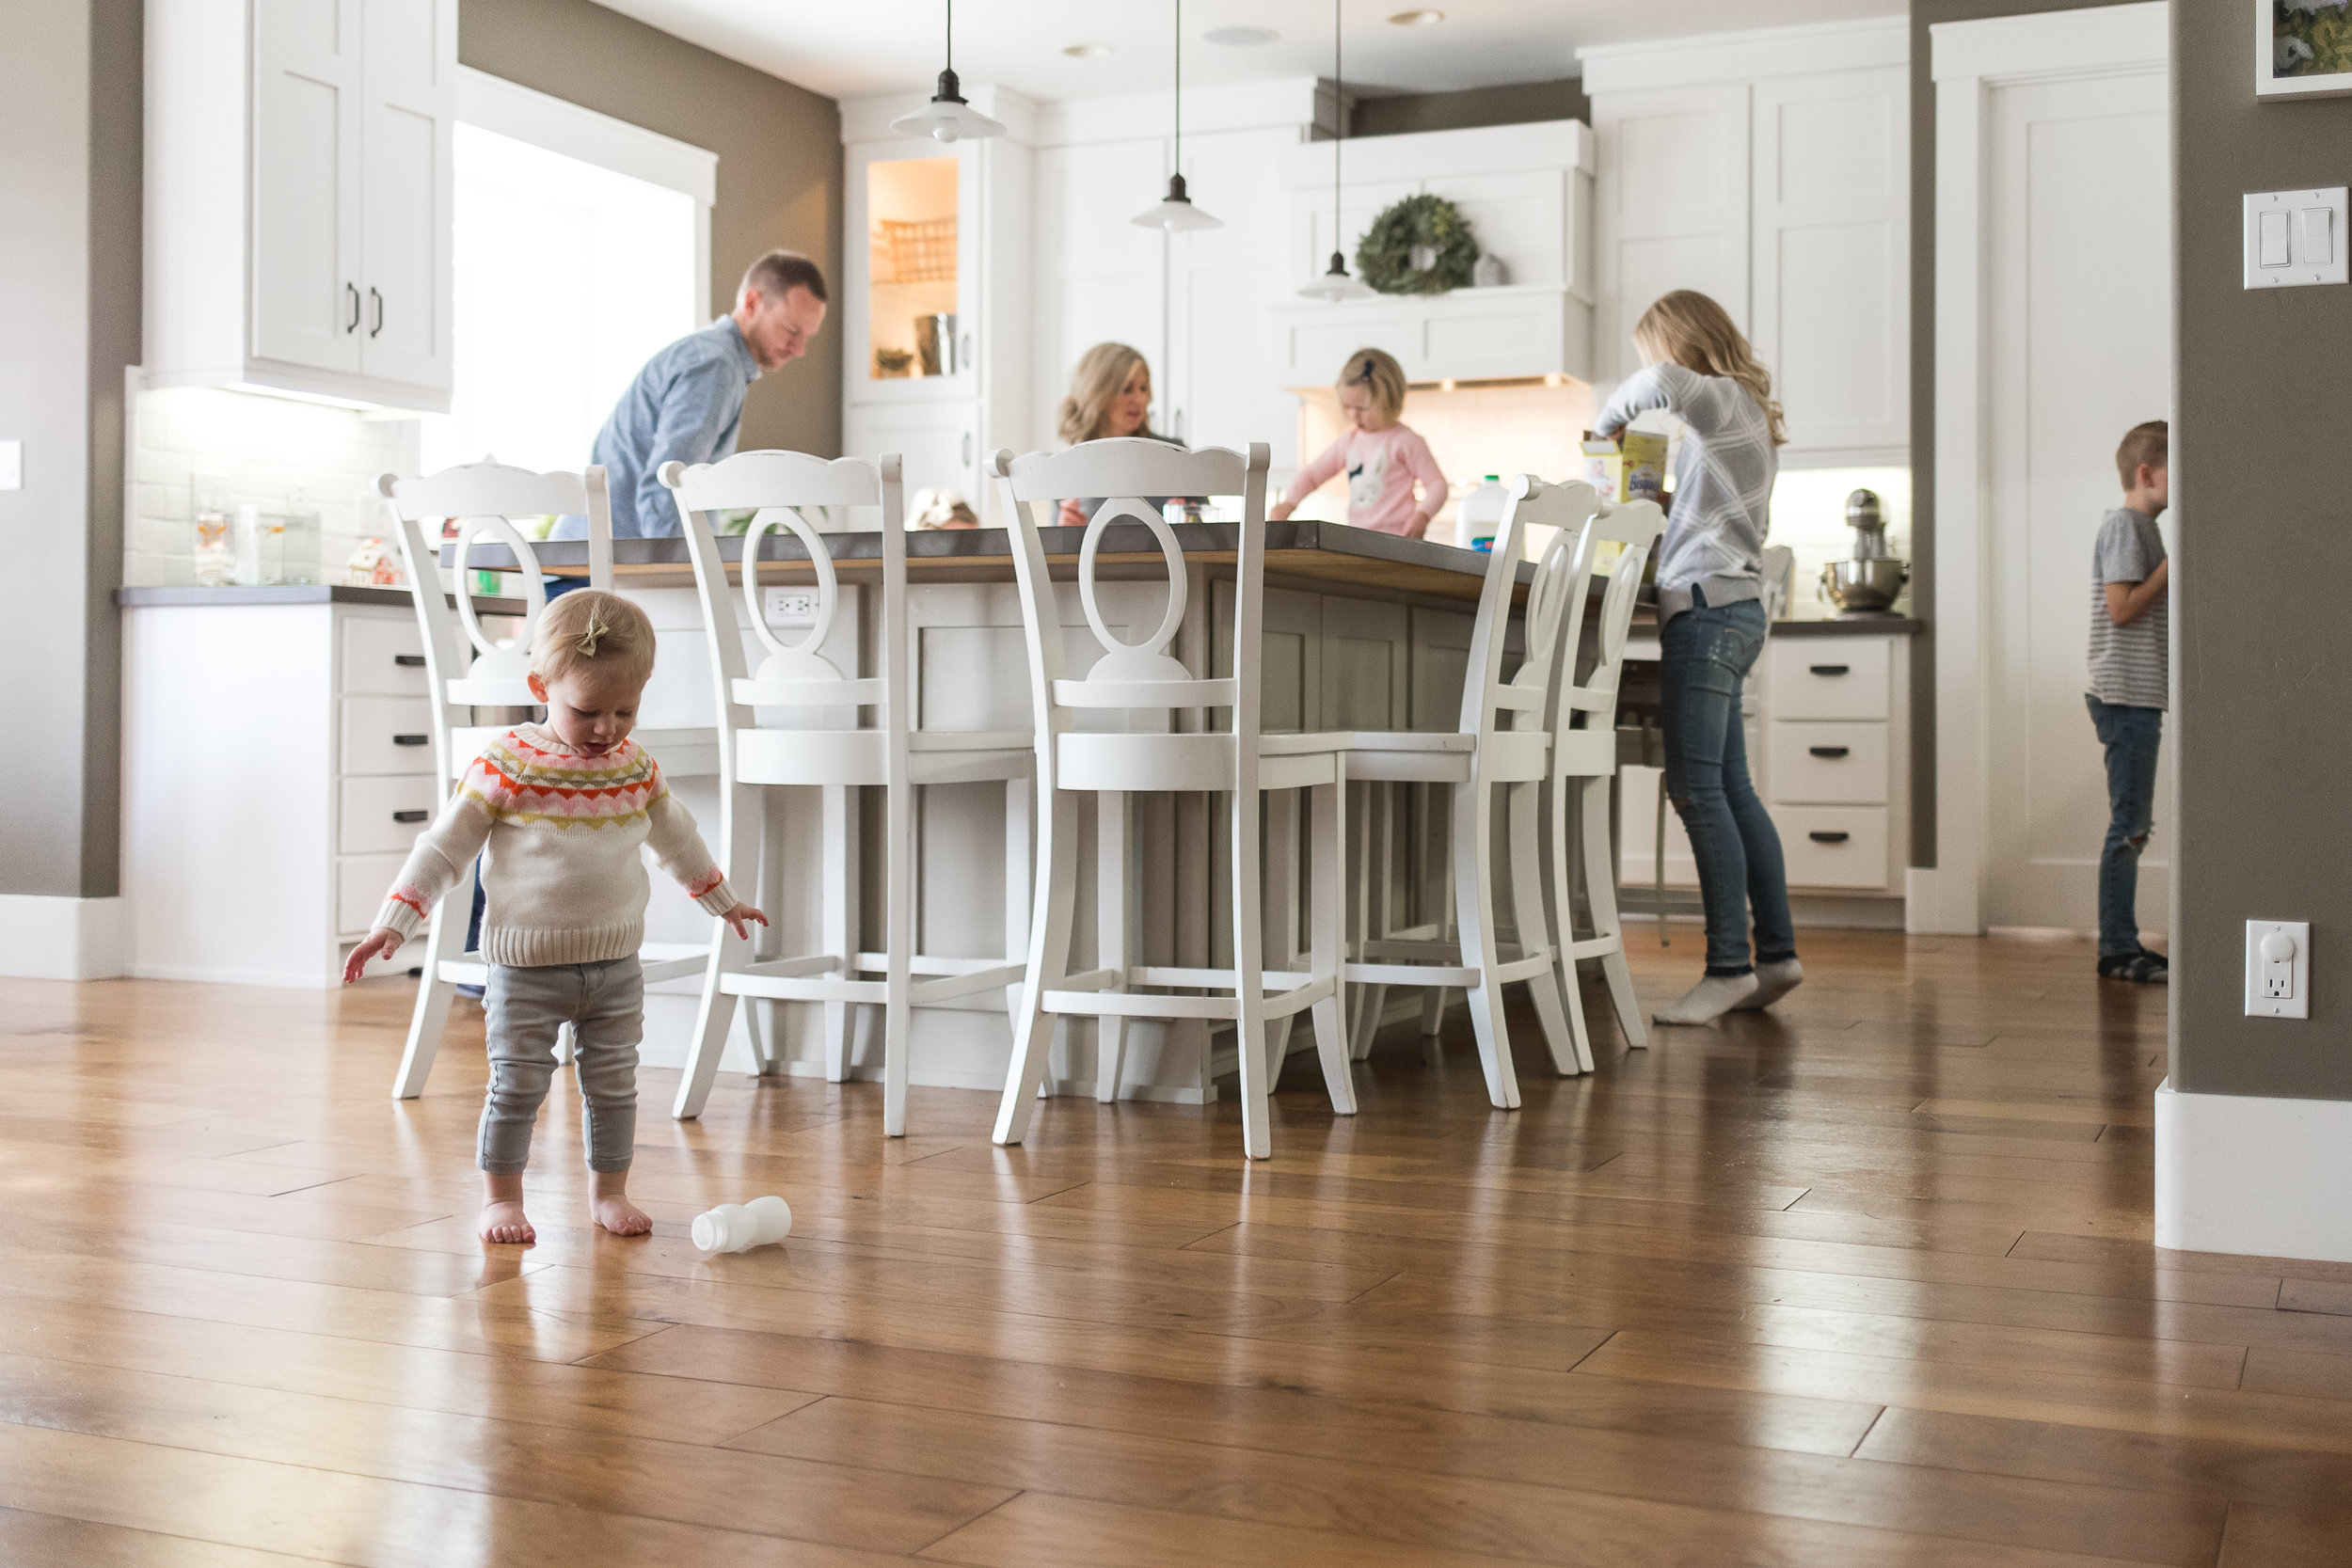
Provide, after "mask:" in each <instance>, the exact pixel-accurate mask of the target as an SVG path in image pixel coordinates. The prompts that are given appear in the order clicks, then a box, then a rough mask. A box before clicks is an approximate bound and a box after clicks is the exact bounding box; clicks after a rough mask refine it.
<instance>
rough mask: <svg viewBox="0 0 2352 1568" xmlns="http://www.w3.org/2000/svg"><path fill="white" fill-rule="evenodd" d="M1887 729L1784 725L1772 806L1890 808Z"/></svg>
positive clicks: (1775, 735)
mask: <svg viewBox="0 0 2352 1568" xmlns="http://www.w3.org/2000/svg"><path fill="white" fill-rule="evenodd" d="M1886 731H1887V726H1886V725H1885V724H1883V723H1876V724H1870V723H1864V724H1823V723H1803V724H1785V723H1782V722H1780V721H1777V720H1775V721H1773V723H1772V771H1771V773H1770V774H1769V775H1768V776H1769V777H1770V778H1771V779H1772V800H1774V801H1775V802H1779V803H1790V802H1793V803H1796V804H1801V805H1808V806H1883V805H1884V804H1886V785H1887V769H1886V760H1887V759H1886V744H1887V738H1886Z"/></svg>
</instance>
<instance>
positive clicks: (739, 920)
mask: <svg viewBox="0 0 2352 1568" xmlns="http://www.w3.org/2000/svg"><path fill="white" fill-rule="evenodd" d="M719 918H720V919H722V920H723V921H725V922H726V923H727V925H728V926H729V927H733V929H734V931H735V934H736V935H737V936H739V937H748V936H750V935H751V934H752V922H753V921H755V920H756V921H758V922H759V923H760V924H761V925H762V926H765V925H767V924H768V917H767V916H766V915H764V914H762V913H760V912H759V911H757V910H755V909H754V908H753V907H752V906H751V905H749V904H746V903H744V902H743V901H742V900H741V899H738V900H736V905H735V908H733V909H731V910H729V911H727V912H726V913H724V914H723V915H721V916H720V917H719Z"/></svg>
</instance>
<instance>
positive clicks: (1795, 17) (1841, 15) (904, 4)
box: [599, 0, 1902, 100]
mask: <svg viewBox="0 0 2352 1568" xmlns="http://www.w3.org/2000/svg"><path fill="white" fill-rule="evenodd" d="M599 3H600V4H602V5H605V6H607V7H609V8H612V9H613V10H616V11H619V12H621V13H622V14H624V15H627V16H632V17H635V18H636V19H637V20H638V21H640V22H644V23H648V24H651V25H653V26H656V27H659V28H660V29H661V30H662V31H663V32H666V33H673V34H675V35H676V36H677V37H679V38H682V39H686V40H690V41H691V42H694V43H698V44H701V45H702V46H703V47H704V48H706V49H710V50H714V51H716V52H717V53H719V54H722V55H730V56H732V57H733V58H735V59H739V60H741V61H743V62H744V63H745V64H747V65H753V66H756V67H758V68H759V69H760V70H762V71H769V72H771V74H774V75H777V76H781V77H783V78H785V79H786V80H787V81H790V82H797V83H799V84H800V85H801V86H803V87H808V88H811V89H813V90H815V91H817V92H820V93H823V94H825V95H826V96H827V97H830V98H854V97H858V96H861V95H864V94H868V93H880V92H890V91H896V90H902V89H908V88H915V87H924V88H928V87H930V83H931V80H932V78H933V77H934V76H936V75H937V73H938V71H939V67H940V63H941V62H940V40H941V29H942V13H943V0H831V3H830V4H812V3H810V0H781V3H779V0H599ZM1422 4H1424V5H1433V6H1434V8H1437V9H1440V10H1442V11H1444V13H1445V20H1444V21H1443V22H1442V23H1439V24H1437V25H1436V26H1429V27H1398V26H1392V25H1391V24H1389V22H1388V20H1387V19H1388V18H1389V17H1390V16H1391V15H1392V14H1394V13H1396V12H1399V11H1403V10H1406V9H1407V8H1410V0H1345V6H1346V18H1347V32H1346V54H1347V57H1346V67H1347V78H1348V80H1349V82H1350V83H1359V84H1361V85H1362V87H1364V88H1365V89H1366V90H1367V91H1370V92H1375V93H1379V92H1445V91H1451V90H1454V89H1456V88H1462V87H1492V86H1496V85H1498V84H1501V83H1506V82H1535V81H1546V80H1549V79H1551V78H1554V77H1560V76H1573V75H1576V74H1577V73H1578V68H1577V63H1576V51H1577V48H1578V46H1580V45H1582V44H1594V43H1626V42H1633V41H1638V40H1646V39H1657V38H1668V37H1676V36H1679V35H1683V34H1692V33H1717V32H1731V31H1736V30H1740V29H1743V28H1750V27H1772V26H1782V25H1787V24H1795V23H1803V22H1835V21H1841V20H1845V19H1849V18H1852V17H1862V16H1884V15H1888V14H1890V13H1893V12H1897V11H1899V10H1900V9H1901V8H1902V7H1901V5H1900V4H1899V3H1898V0H1422ZM1236 25H1247V26H1257V27H1267V28H1272V29H1274V30H1275V31H1276V32H1278V33H1279V34H1280V37H1279V39H1278V40H1276V41H1274V42H1272V43H1267V44H1261V45H1258V46H1256V47H1252V48H1244V49H1235V48H1229V47H1224V46H1220V45H1217V44H1213V43H1208V42H1205V41H1203V40H1202V38H1201V35H1202V34H1204V33H1206V32H1208V31H1209V30H1210V29H1211V28H1215V27H1222V26H1236ZM1173 33H1174V29H1173V25H1172V22H1171V5H1170V0H963V4H961V5H960V6H958V7H957V8H956V72H957V74H958V75H960V76H961V77H962V78H963V79H964V81H965V83H966V84H967V85H970V84H977V83H981V82H993V83H998V84H1000V85H1002V86H1005V87H1011V88H1013V89H1015V90H1016V91H1019V92H1023V93H1026V94H1028V95H1029V96H1031V97H1034V98H1040V99H1046V100H1056V99H1064V98H1093V97H1098V96H1104V95H1107V94H1112V93H1123V92H1134V91H1137V90H1140V89H1149V88H1159V87H1165V86H1166V85H1167V81H1168V55H1169V49H1170V44H1171V41H1172V38H1173ZM1073 43H1107V44H1109V45H1111V46H1112V48H1113V49H1114V50H1115V51H1116V52H1115V53H1114V54H1112V55H1109V56H1108V57H1107V58H1104V59H1094V60H1080V59H1073V58H1071V57H1070V56H1068V55H1064V54H1063V53H1062V50H1063V49H1064V48H1065V47H1067V46H1068V45H1071V44H1073ZM1330 68H1331V5H1330V0H1189V3H1188V4H1186V5H1185V7H1184V82H1185V85H1186V86H1187V87H1192V86H1199V87H1216V86H1222V85H1225V84H1229V83H1236V82H1252V81H1265V80H1274V79H1278V78H1282V77H1296V76H1312V75H1328V74H1329V73H1330Z"/></svg>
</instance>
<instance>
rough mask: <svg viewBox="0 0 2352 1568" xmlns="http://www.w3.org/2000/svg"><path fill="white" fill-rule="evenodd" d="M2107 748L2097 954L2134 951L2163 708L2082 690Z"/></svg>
mask: <svg viewBox="0 0 2352 1568" xmlns="http://www.w3.org/2000/svg"><path fill="white" fill-rule="evenodd" d="M2083 701H2084V702H2086V703H2089V704H2090V727H2091V728H2092V729H2094V730H2096V731H2098V732H2099V744H2100V745H2102V746H2105V747H2106V749H2107V841H2106V843H2105V844H2103V845H2101V846H2100V847H2099V957H2101V958H2107V957H2109V956H2111V955H2114V954H2120V953H2137V952H2138V951H2139V909H2138V904H2139V852H2140V851H2141V850H2142V849H2144V848H2146V847H2147V846H2148V832H2149V830H2150V829H2152V828H2153V827H2154V826H2155V813H2156V743H2157V742H2158V741H2159V740H2161V739H2163V738H2164V709H2162V708H2160V707H2132V706H2129V705H2125V704H2122V703H2103V702H2101V701H2100V700H2099V699H2098V698H2096V697H2092V696H2089V695H2086V696H2085V697H2084V698H2083Z"/></svg>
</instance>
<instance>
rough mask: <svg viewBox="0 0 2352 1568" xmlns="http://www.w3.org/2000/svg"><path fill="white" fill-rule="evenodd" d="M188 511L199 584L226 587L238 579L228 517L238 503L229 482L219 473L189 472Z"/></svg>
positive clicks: (191, 553) (191, 544)
mask: <svg viewBox="0 0 2352 1568" xmlns="http://www.w3.org/2000/svg"><path fill="white" fill-rule="evenodd" d="M189 487H190V490H191V491H192V494H191V496H190V498H189V515H190V518H191V524H190V527H191V531H192V533H193V537H192V538H191V539H190V540H189V554H190V555H191V556H192V557H193V558H194V565H195V572H196V585H197V586H198V587H199V588H226V587H228V586H229V584H230V583H231V582H233V581H234V580H236V568H237V559H236V552H235V548H234V546H232V545H231V544H230V539H229V520H230V516H231V515H233V514H234V512H235V510H236V503H235V502H234V501H233V500H231V499H230V497H229V482H228V480H227V478H226V477H224V476H223V475H220V474H204V473H199V474H195V475H191V476H190V480H189Z"/></svg>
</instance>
